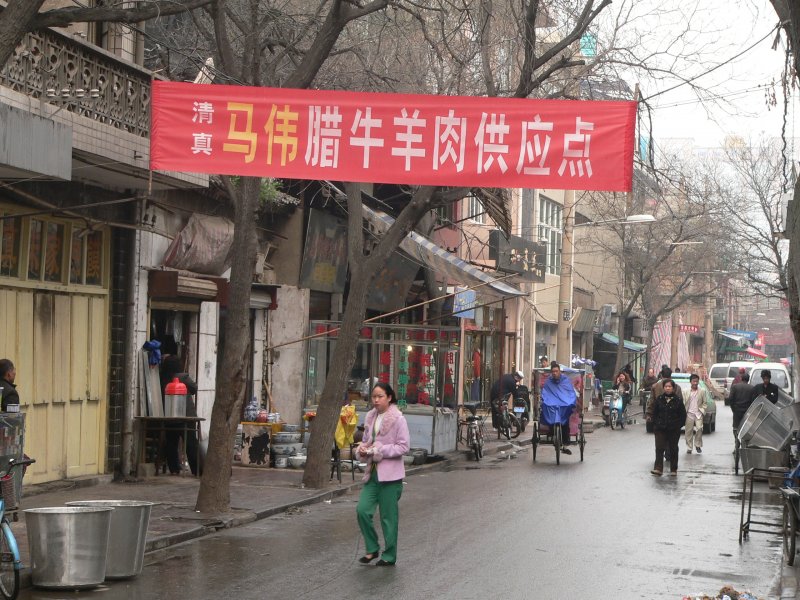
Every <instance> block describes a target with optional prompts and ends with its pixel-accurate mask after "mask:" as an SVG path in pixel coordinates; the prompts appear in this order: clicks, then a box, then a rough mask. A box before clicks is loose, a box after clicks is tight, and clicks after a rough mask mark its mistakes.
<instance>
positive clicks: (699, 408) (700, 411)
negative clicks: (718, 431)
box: [683, 373, 709, 454]
mask: <svg viewBox="0 0 800 600" xmlns="http://www.w3.org/2000/svg"><path fill="white" fill-rule="evenodd" d="M689 385H690V386H691V387H690V389H689V393H688V394H686V396H685V397H684V399H683V404H684V406H685V407H686V424H685V428H684V429H685V436H684V437H685V439H686V454H691V453H692V449H693V448H694V449H695V450H697V453H698V454H702V452H703V418H704V417H705V414H706V407H707V406H708V393H709V392H707V391H706V390H705V389H702V388H701V387H700V376H699V375H697V374H696V373H692V376H691V377H689Z"/></svg>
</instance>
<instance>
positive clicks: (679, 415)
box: [650, 379, 686, 475]
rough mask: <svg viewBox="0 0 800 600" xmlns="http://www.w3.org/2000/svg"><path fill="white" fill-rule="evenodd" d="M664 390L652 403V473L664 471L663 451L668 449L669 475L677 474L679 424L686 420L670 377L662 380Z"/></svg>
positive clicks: (684, 411) (659, 473)
mask: <svg viewBox="0 0 800 600" xmlns="http://www.w3.org/2000/svg"><path fill="white" fill-rule="evenodd" d="M663 386H664V392H663V393H662V394H661V395H660V396H658V398H656V400H655V402H654V403H653V413H652V417H651V418H652V421H653V433H654V434H655V445H656V460H655V464H654V465H653V469H652V470H651V471H650V472H651V473H652V474H653V475H661V474H662V473H663V472H664V452H665V451H667V450H668V451H669V460H670V472H669V474H670V475H677V474H678V441H679V440H680V437H681V426H683V424H684V423H685V422H686V407H685V406H684V405H683V402H682V401H681V400H680V399H679V398H678V397H677V395H676V394H675V387H676V386H675V383H674V382H673V381H672V380H671V379H667V380H665V381H664V382H663Z"/></svg>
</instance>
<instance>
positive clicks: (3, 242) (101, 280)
mask: <svg viewBox="0 0 800 600" xmlns="http://www.w3.org/2000/svg"><path fill="white" fill-rule="evenodd" d="M0 215H2V217H3V218H2V219H1V220H0V277H11V278H18V279H22V280H27V281H33V282H36V281H40V282H46V283H55V284H62V285H87V286H99V287H103V286H104V285H105V282H106V279H107V277H108V274H107V270H108V267H107V265H106V260H107V257H106V255H107V250H106V245H107V242H108V239H107V238H106V236H105V233H104V232H103V231H92V230H91V229H88V228H86V227H85V226H83V225H79V224H72V223H71V222H69V221H61V220H56V219H53V220H50V219H48V218H30V219H26V218H21V217H15V216H13V213H8V212H0ZM23 242H24V243H25V244H24V245H23Z"/></svg>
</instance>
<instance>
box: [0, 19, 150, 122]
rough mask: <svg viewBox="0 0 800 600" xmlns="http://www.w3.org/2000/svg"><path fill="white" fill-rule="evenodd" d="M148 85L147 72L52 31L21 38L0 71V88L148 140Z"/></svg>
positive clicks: (29, 34) (148, 76) (39, 32)
mask: <svg viewBox="0 0 800 600" xmlns="http://www.w3.org/2000/svg"><path fill="white" fill-rule="evenodd" d="M150 82H151V79H150V75H149V72H148V71H146V70H144V69H140V68H138V67H136V66H135V65H132V64H129V63H124V62H122V61H121V60H120V59H118V58H117V57H115V56H114V55H113V54H111V53H109V52H106V51H104V50H101V49H99V48H97V47H95V46H91V45H89V44H86V43H84V42H80V41H78V40H76V39H73V38H71V37H69V36H66V35H63V34H61V33H58V32H56V31H52V30H45V31H38V32H34V33H28V34H26V36H25V38H24V39H23V40H22V42H21V43H20V45H19V46H18V47H17V49H16V52H15V53H14V55H13V56H12V57H11V59H10V60H9V61H8V63H7V64H6V66H5V68H3V70H2V71H0V85H2V86H4V87H8V88H11V89H12V90H14V91H17V92H20V93H22V94H25V95H27V96H30V97H33V98H37V99H41V100H43V101H45V102H50V103H52V104H53V105H54V106H59V107H63V110H66V111H69V112H73V113H75V114H78V115H81V116H84V117H88V118H89V119H92V120H94V121H97V122H98V123H102V124H104V125H108V126H110V127H115V128H117V129H121V130H124V131H127V132H129V133H132V134H134V135H137V136H140V137H149V135H150ZM81 96H82V97H81Z"/></svg>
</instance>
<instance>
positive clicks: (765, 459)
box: [741, 448, 789, 480]
mask: <svg viewBox="0 0 800 600" xmlns="http://www.w3.org/2000/svg"><path fill="white" fill-rule="evenodd" d="M741 456H742V470H743V471H744V472H745V473H747V471H749V470H750V469H752V468H754V467H755V468H758V469H764V470H765V471H766V470H768V469H769V468H770V467H788V466H789V453H788V452H786V451H777V450H770V449H769V448H742V449H741ZM766 478H767V477H766V474H764V476H763V477H757V478H756V479H760V480H765V479H766Z"/></svg>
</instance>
